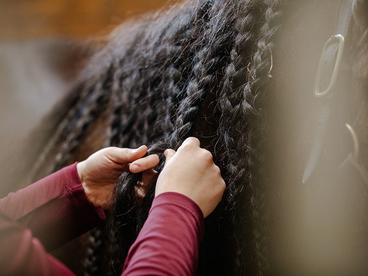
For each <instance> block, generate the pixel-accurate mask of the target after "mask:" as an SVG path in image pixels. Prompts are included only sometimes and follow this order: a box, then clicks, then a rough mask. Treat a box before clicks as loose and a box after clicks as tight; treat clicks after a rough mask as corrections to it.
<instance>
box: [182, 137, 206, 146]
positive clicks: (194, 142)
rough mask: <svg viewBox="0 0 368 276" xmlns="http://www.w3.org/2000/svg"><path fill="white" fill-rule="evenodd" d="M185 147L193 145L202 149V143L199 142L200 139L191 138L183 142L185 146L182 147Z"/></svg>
mask: <svg viewBox="0 0 368 276" xmlns="http://www.w3.org/2000/svg"><path fill="white" fill-rule="evenodd" d="M185 145H191V146H195V147H200V145H201V143H200V141H199V140H198V138H196V137H189V138H187V139H185V141H184V142H183V144H182V145H181V146H180V147H182V146H185Z"/></svg>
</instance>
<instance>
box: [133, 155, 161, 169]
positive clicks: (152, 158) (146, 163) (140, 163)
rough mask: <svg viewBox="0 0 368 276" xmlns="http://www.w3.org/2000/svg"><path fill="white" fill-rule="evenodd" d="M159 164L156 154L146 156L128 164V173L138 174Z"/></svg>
mask: <svg viewBox="0 0 368 276" xmlns="http://www.w3.org/2000/svg"><path fill="white" fill-rule="evenodd" d="M159 163H160V158H159V157H158V155H157V154H152V155H148V156H146V157H143V158H140V159H138V160H135V161H134V162H133V163H131V164H129V171H130V172H132V173H140V172H143V171H146V170H149V169H152V168H154V167H156V166H157V165H158V164H159Z"/></svg>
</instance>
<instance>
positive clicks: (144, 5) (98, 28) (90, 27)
mask: <svg viewBox="0 0 368 276" xmlns="http://www.w3.org/2000/svg"><path fill="white" fill-rule="evenodd" d="M169 2H175V0H0V39H1V40H9V39H22V40H24V39H29V38H43V37H54V36H62V37H69V38H86V37H91V36H92V37H93V36H95V35H98V34H103V33H105V32H107V31H108V30H109V29H111V28H112V27H114V26H116V25H117V24H119V23H121V21H122V20H124V19H126V18H128V17H132V16H136V15H139V14H142V13H145V12H148V11H151V10H155V9H159V8H161V7H162V6H163V5H165V4H167V3H169Z"/></svg>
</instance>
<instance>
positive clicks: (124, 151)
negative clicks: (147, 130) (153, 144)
mask: <svg viewBox="0 0 368 276" xmlns="http://www.w3.org/2000/svg"><path fill="white" fill-rule="evenodd" d="M147 150H148V148H147V146H140V147H139V148H136V149H128V148H118V147H110V148H107V152H106V154H107V156H108V158H110V159H111V160H112V161H113V162H115V163H118V164H121V165H126V164H127V163H129V162H133V161H135V160H137V159H139V158H142V157H143V156H145V155H146V153H147Z"/></svg>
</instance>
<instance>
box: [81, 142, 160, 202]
mask: <svg viewBox="0 0 368 276" xmlns="http://www.w3.org/2000/svg"><path fill="white" fill-rule="evenodd" d="M146 153H147V147H146V146H141V147H139V148H137V149H127V148H117V147H109V148H104V149H101V150H99V151H97V152H95V153H94V154H92V155H91V156H90V157H88V158H87V159H86V160H84V161H82V162H79V163H78V164H77V171H78V175H79V178H80V180H81V182H82V186H83V189H84V191H85V193H86V196H87V198H88V200H89V201H90V202H91V203H92V204H93V205H94V206H96V207H102V208H105V209H108V208H109V207H110V206H111V204H112V195H113V192H114V188H115V185H116V183H117V181H118V178H119V176H120V175H121V173H122V172H127V171H130V172H132V173H140V172H147V177H145V175H144V176H143V180H145V179H148V178H151V177H152V175H153V172H152V169H153V168H154V167H156V166H157V165H158V163H159V158H158V156H157V155H155V154H154V155H149V156H146V157H144V156H145V155H146ZM143 182H145V181H143ZM137 192H138V193H139V195H140V196H142V193H144V189H142V187H140V189H139V191H137Z"/></svg>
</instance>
